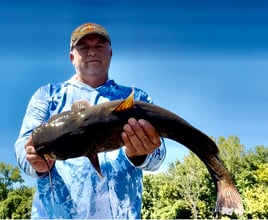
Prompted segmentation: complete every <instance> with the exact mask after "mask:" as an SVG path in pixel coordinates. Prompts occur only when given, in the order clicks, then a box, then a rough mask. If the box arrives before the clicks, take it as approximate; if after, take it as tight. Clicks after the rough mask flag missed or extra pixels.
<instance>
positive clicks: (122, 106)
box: [114, 89, 134, 112]
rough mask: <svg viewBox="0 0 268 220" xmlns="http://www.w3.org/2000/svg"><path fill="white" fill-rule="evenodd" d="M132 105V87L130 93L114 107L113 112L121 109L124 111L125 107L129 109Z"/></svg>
mask: <svg viewBox="0 0 268 220" xmlns="http://www.w3.org/2000/svg"><path fill="white" fill-rule="evenodd" d="M133 106H134V89H132V92H131V93H130V95H129V96H128V97H127V98H126V99H125V100H124V101H122V102H121V103H120V104H119V105H118V106H117V107H116V108H115V109H114V111H115V112H121V111H125V110H127V109H131V108H133Z"/></svg>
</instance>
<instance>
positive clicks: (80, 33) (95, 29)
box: [70, 23, 111, 49]
mask: <svg viewBox="0 0 268 220" xmlns="http://www.w3.org/2000/svg"><path fill="white" fill-rule="evenodd" d="M88 34H99V35H101V36H103V37H104V39H106V40H107V41H108V42H109V43H110V44H111V39H110V37H109V34H108V32H107V31H106V30H105V28H104V27H102V26H100V25H98V24H94V23H85V24H82V25H81V26H79V27H77V28H76V29H75V30H74V31H73V33H72V36H71V42H70V48H71V49H72V48H73V47H74V46H75V45H76V44H77V43H78V41H79V40H81V38H83V37H84V36H86V35H88Z"/></svg>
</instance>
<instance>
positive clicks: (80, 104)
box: [71, 100, 90, 111]
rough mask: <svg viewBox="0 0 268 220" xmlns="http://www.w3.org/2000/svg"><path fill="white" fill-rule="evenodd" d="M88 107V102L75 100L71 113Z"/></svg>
mask: <svg viewBox="0 0 268 220" xmlns="http://www.w3.org/2000/svg"><path fill="white" fill-rule="evenodd" d="M89 107H90V102H89V101H88V100H77V101H75V102H74V103H73V104H72V108H71V110H72V111H80V110H84V109H87V108H89Z"/></svg>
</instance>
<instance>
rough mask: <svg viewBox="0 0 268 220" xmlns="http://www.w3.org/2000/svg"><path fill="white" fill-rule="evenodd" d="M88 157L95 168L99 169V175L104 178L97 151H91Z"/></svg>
mask: <svg viewBox="0 0 268 220" xmlns="http://www.w3.org/2000/svg"><path fill="white" fill-rule="evenodd" d="M87 157H88V159H89V160H90V162H91V164H92V165H93V167H94V168H95V170H96V171H97V173H98V175H99V177H101V178H102V177H103V175H102V173H101V169H100V162H99V158H98V154H97V153H91V154H89V155H88V156H87Z"/></svg>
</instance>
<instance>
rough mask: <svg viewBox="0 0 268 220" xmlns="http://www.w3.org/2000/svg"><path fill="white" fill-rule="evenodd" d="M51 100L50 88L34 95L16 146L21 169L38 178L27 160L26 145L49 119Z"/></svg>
mask: <svg viewBox="0 0 268 220" xmlns="http://www.w3.org/2000/svg"><path fill="white" fill-rule="evenodd" d="M49 100H50V99H49V93H48V86H45V87H41V88H40V89H38V90H37V91H36V92H35V93H34V95H33V96H32V97H31V99H30V101H29V103H28V106H27V109H26V113H25V115H24V118H23V121H22V126H21V129H20V133H19V136H18V139H17V140H16V142H15V144H14V149H15V155H16V159H17V163H18V165H19V167H20V168H21V169H22V170H23V171H24V172H25V173H26V174H28V175H31V176H34V177H37V176H38V175H37V173H36V172H35V170H34V169H33V167H32V166H31V164H30V163H29V162H28V161H27V160H26V151H25V143H26V141H27V140H28V138H29V136H30V134H31V132H32V130H33V129H34V128H35V127H37V126H40V125H41V124H42V123H43V122H44V121H46V120H47V119H48V118H49V111H48V109H49Z"/></svg>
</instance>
